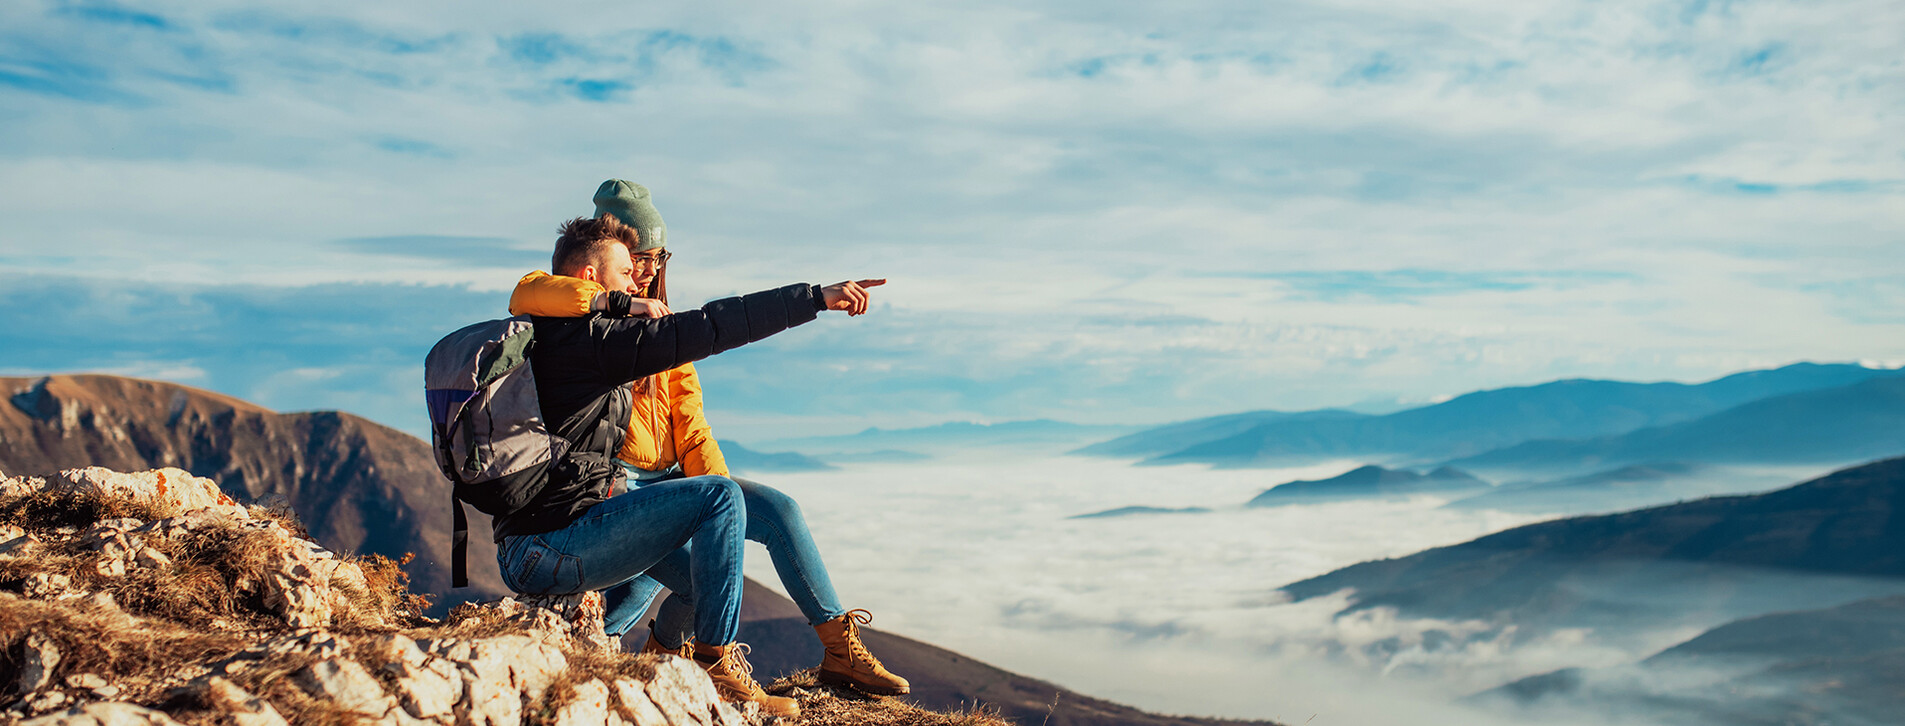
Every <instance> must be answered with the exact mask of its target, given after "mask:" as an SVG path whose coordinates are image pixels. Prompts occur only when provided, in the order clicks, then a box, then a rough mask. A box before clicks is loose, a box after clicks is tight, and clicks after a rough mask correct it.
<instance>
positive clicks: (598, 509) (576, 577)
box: [496, 476, 747, 645]
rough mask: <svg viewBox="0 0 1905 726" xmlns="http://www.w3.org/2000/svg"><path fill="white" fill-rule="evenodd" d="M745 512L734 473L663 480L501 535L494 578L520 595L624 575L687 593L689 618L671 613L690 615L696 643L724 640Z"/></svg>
mask: <svg viewBox="0 0 1905 726" xmlns="http://www.w3.org/2000/svg"><path fill="white" fill-rule="evenodd" d="M746 519H747V509H746V505H745V504H744V502H743V499H742V495H741V486H740V485H739V484H736V483H734V480H732V479H729V478H727V477H723V476H697V477H689V478H678V479H672V480H669V481H662V482H655V483H651V484H648V485H647V486H642V487H638V488H634V489H631V490H629V491H627V492H625V493H621V494H617V495H615V496H613V497H610V498H609V499H608V501H604V502H601V503H599V504H596V505H595V506H593V507H590V508H588V509H587V510H586V511H584V512H583V513H582V516H581V518H579V519H577V520H576V521H574V522H571V523H570V524H569V526H567V527H564V528H562V529H559V530H556V531H554V532H544V533H542V534H534V535H520V536H511V537H504V538H503V541H502V542H501V543H500V544H499V546H498V547H497V552H496V562H497V564H498V565H500V566H501V567H502V570H503V583H504V584H506V585H509V588H510V589H511V590H515V591H516V592H520V593H523V594H526V595H566V594H571V593H578V592H587V591H590V590H603V589H608V590H610V591H611V592H613V591H614V590H617V589H622V588H625V587H627V585H628V583H629V582H630V581H633V580H648V581H650V582H655V581H659V582H660V583H661V584H663V585H666V586H668V588H669V589H671V590H676V591H677V592H692V593H697V595H698V596H697V597H696V598H695V599H694V600H693V601H692V603H691V604H690V605H688V608H689V609H691V611H692V613H691V614H692V617H691V618H690V617H689V615H690V613H689V612H688V611H684V612H682V613H677V614H676V615H675V617H678V618H682V622H684V623H685V622H689V621H690V620H691V621H692V623H693V631H694V635H695V640H696V641H698V642H701V643H707V644H709V645H726V644H728V643H732V642H734V639H735V635H736V633H737V630H738V629H739V625H740V616H741V582H742V580H741V557H742V555H743V554H745V550H744V547H745V546H746V544H747V540H746V539H745V533H746V529H747V526H746ZM690 544H692V545H693V546H692V547H690V546H688V545H690ZM650 597H651V598H652V597H653V595H652V594H651V595H650ZM637 616H638V617H639V614H638V615H637ZM684 627H685V626H684Z"/></svg>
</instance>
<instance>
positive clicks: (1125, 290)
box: [0, 0, 1905, 440]
mask: <svg viewBox="0 0 1905 726" xmlns="http://www.w3.org/2000/svg"><path fill="white" fill-rule="evenodd" d="M1405 5H1406V7H1395V6H1394V4H1391V3H1372V2H1333V3H1277V4H1267V3H1259V2H1221V1H1213V2H1200V3H1192V4H1188V5H1186V4H1176V5H1170V6H1160V5H1157V4H1115V3H1113V4H1107V3H1052V4H1042V5H1033V4H1027V3H984V2H976V3H961V4H958V5H945V6H933V5H926V4H906V5H904V6H895V7H888V6H884V5H878V4H865V3H856V2H831V3H827V2H821V3H799V4H791V3H714V4H696V5H693V6H689V5H687V4H683V5H681V6H678V7H646V6H630V5H627V4H625V3H576V4H564V5H563V6H561V7H560V8H556V9H550V8H546V7H540V6H538V7H534V8H531V7H527V6H520V4H515V3H453V4H452V3H416V4H404V5H402V6H392V4H384V3H376V4H372V3H335V4H327V5H325V6H324V7H322V8H316V7H313V8H290V7H278V8H274V7H269V6H257V5H256V4H252V3H226V2H218V1H216V0H213V1H209V2H194V3H137V4H108V3H61V2H32V1H26V2H15V3H7V4H6V5H5V6H4V7H0V275H4V276H5V279H7V280H8V281H9V284H8V285H7V286H6V287H5V288H4V289H0V299H3V300H4V301H5V307H4V308H3V309H0V321H4V327H0V374H7V375H31V374H37V373H44V372H55V371H80V370H91V371H109V372H119V373H125V374H130V375H141V376H149V377H157V378H165V379H169V380H176V381H180V382H183V383H187V384H191V385H197V386H202V387H205V388H210V389H214V390H219V391H222V392H226V393H230V394H233V395H237V396H241V397H245V398H248V399H251V400H254V401H257V402H259V403H262V404H264V405H267V406H271V407H274V408H278V409H282V410H302V409H315V408H340V409H344V410H347V411H352V412H355V413H359V414H363V415H366V416H370V417H371V418H374V419H377V420H380V421H384V422H386V423H390V424H392V425H396V426H399V427H401V428H405V429H408V430H412V431H421V430H422V420H423V413H422V406H421V396H420V395H418V388H419V386H418V383H419V381H420V373H419V370H420V361H421V358H422V353H423V351H425V350H426V349H427V348H428V346H429V344H430V343H431V342H433V341H434V340H435V339H436V338H437V337H438V336H440V335H441V334H442V333H444V332H447V331H448V330H451V329H454V328H456V327H459V326H460V325H462V324H465V323H468V322H472V321H475V320H480V319H484V318H487V317H492V316H495V315H498V314H500V313H501V310H502V306H503V303H504V300H505V296H506V294H507V289H508V287H509V285H510V284H512V283H513V281H514V280H515V279H516V277H517V276H519V275H520V274H521V273H522V272H524V271H526V270H527V269H530V268H535V267H539V266H542V265H545V264H546V262H545V260H546V254H547V249H548V247H549V245H550V244H551V243H552V241H553V230H554V228H555V225H556V224H557V223H559V222H560V221H561V220H563V219H565V218H567V217H570V216H575V215H579V214H584V213H587V212H588V211H589V209H590V208H589V204H588V196H589V194H590V193H591V192H592V191H593V190H594V188H595V186H596V185H597V184H598V183H599V182H600V181H601V180H602V179H605V178H609V177H623V178H629V179H633V180H636V181H639V182H642V183H644V184H646V185H648V186H649V187H650V188H651V189H653V191H654V194H655V199H656V201H657V204H658V206H659V207H660V208H661V210H662V212H663V214H664V216H665V217H666V218H667V220H668V223H669V226H670V235H669V237H670V244H671V248H672V249H673V250H674V251H675V252H676V255H677V256H676V258H675V262H676V268H675V270H674V277H675V279H674V280H671V283H672V285H671V287H672V288H673V290H674V292H675V297H676V302H677V303H678V305H690V304H696V303H699V302H701V301H705V300H708V299H711V298H714V297H718V296H723V295H727V294H732V293H738V292H747V291H750V290H755V289H760V288H764V287H769V286H774V285H779V284H783V283H786V282H790V281H801V280H804V281H809V282H819V283H826V282H833V281H837V280H841V279H847V278H858V277H871V276H884V277H888V278H890V279H892V284H890V285H889V286H888V287H886V288H883V289H881V290H880V291H879V296H878V298H877V299H878V301H879V305H878V308H877V310H876V314H874V315H870V316H866V317H861V318H853V319H847V318H844V317H841V316H830V317H828V318H825V319H823V320H822V321H820V322H818V323H816V324H814V325H811V326H808V327H806V328H803V329H800V330H797V331H793V332H790V333H788V334H786V335H783V336H780V337H778V338H775V339H772V340H770V341H768V342H767V343H764V344H762V345H760V346H757V347H753V348H748V349H743V350H740V351H736V352H734V353H732V354H729V355H726V356H723V357H721V358H718V359H715V360H712V361H709V362H707V363H705V364H703V365H702V366H701V368H702V370H703V375H704V377H706V378H707V380H708V387H709V398H710V409H711V412H712V413H711V415H712V417H713V419H714V422H715V424H716V426H717V427H719V428H718V429H717V430H718V431H721V432H723V433H724V435H725V436H729V437H733V438H741V439H742V440H747V439H750V438H778V437H781V436H784V435H788V434H789V433H790V432H799V433H819V432H825V431H851V430H857V429H860V428H864V427H866V426H871V425H877V426H883V427H895V426H907V425H920V424H929V423H936V422H940V421H946V420H978V421H998V420H1007V419H1019V418H1034V417H1048V418H1059V419H1068V420H1076V421H1104V422H1120V423H1136V422H1153V421H1166V420H1173V419H1181V418H1188V417H1192V416H1198V415H1207V414H1215V413H1223V412H1230V411H1237V410H1244V409H1254V408H1285V409H1297V408H1312V407H1320V406H1329V405H1343V404H1352V403H1357V402H1369V401H1395V400H1403V401H1426V400H1432V399H1434V398H1435V397H1438V396H1444V395H1448V394H1453V393H1460V392H1463V391H1467V390H1473V389H1477V388H1486V387H1495V386H1502V385H1513V384H1523V383H1533V382H1539V381H1544V380H1550V379H1554V378H1562V377H1575V376H1585V377H1609V378H1625V379H1645V380H1662V379H1673V380H1697V379H1705V378H1710V377H1714V376H1718V375H1722V374H1724V373H1727V372H1730V371H1734V370H1739V369H1743V368H1750V367H1760V366H1771V365H1778V364H1783V363H1787V362H1792V361H1796V360H1820V361H1827V360H1830V361H1843V360H1869V361H1883V362H1888V363H1891V364H1897V363H1898V362H1901V361H1905V352H1902V351H1901V350H1900V346H1899V343H1898V341H1900V340H1905V316H1901V314H1900V313H1899V312H1898V311H1899V310H1901V309H1905V252H1901V249H1902V248H1901V245H1900V242H1901V241H1905V234H1902V232H1905V203H1901V202H1905V198H1902V197H1905V134H1900V133H1898V130H1899V129H1900V128H1905V126H1902V123H1905V122H1902V120H1901V111H1905V61H1901V60H1900V58H1901V57H1905V54H1901V53H1900V52H1899V51H1900V50H1901V48H1900V45H1901V44H1900V41H1899V38H1901V37H1905V7H1901V6H1899V5H1898V4H1896V3H1887V2H1825V3H1810V2H1808V3H1780V2H1732V3H1728V2H1672V3H1665V2H1556V3H1511V2H1487V1H1483V0H1449V1H1447V2H1435V3H1407V4H1405Z"/></svg>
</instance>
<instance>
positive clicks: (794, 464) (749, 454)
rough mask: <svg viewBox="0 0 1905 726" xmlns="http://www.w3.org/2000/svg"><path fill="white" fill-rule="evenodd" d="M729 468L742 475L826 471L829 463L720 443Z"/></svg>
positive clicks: (797, 454)
mask: <svg viewBox="0 0 1905 726" xmlns="http://www.w3.org/2000/svg"><path fill="white" fill-rule="evenodd" d="M718 443H719V444H720V445H721V455H722V457H723V458H726V459H727V462H728V468H729V469H732V470H734V473H736V474H741V475H748V474H756V473H760V472H780V471H826V470H828V469H832V468H834V467H833V465H831V464H828V463H827V462H824V461H821V460H819V459H815V458H813V457H811V456H807V455H805V454H801V453H797V452H793V451H776V452H766V451H755V450H753V449H750V448H747V447H745V446H742V445H740V444H738V443H736V442H733V441H721V442H718Z"/></svg>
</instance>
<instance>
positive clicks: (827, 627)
mask: <svg viewBox="0 0 1905 726" xmlns="http://www.w3.org/2000/svg"><path fill="white" fill-rule="evenodd" d="M872 622H873V613H870V612H867V611H865V610H848V611H847V614H845V615H842V616H840V617H838V618H834V619H832V620H829V621H827V622H824V623H821V624H819V625H816V626H814V632H815V633H819V634H820V644H821V645H824V646H826V647H827V655H826V657H824V658H821V659H820V682H821V683H832V684H835V685H842V686H852V687H853V688H856V689H859V690H862V691H866V692H867V693H877V694H880V695H882V696H898V695H900V694H902V693H911V692H913V685H912V684H910V683H907V682H906V679H904V678H901V677H899V676H896V675H893V672H892V671H889V670H887V669H886V666H883V665H880V659H878V658H875V657H873V654H872V653H869V652H867V647H866V644H864V643H861V642H860V625H862V624H870V623H872Z"/></svg>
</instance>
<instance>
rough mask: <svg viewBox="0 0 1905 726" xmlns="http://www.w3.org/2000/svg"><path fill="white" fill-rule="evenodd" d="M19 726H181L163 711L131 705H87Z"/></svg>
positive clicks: (107, 703)
mask: <svg viewBox="0 0 1905 726" xmlns="http://www.w3.org/2000/svg"><path fill="white" fill-rule="evenodd" d="M20 726H184V724H181V723H179V722H178V721H175V720H173V719H172V717H171V716H167V715H165V714H164V713H163V712H160V711H154V710H152V709H149V708H142V707H140V706H134V705H132V704H130V703H114V702H104V703H88V704H83V705H79V706H74V707H72V708H70V709H67V710H65V711H61V712H59V713H53V714H47V715H45V716H41V717H39V718H36V719H31V720H27V721H22V722H21V723H20Z"/></svg>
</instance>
